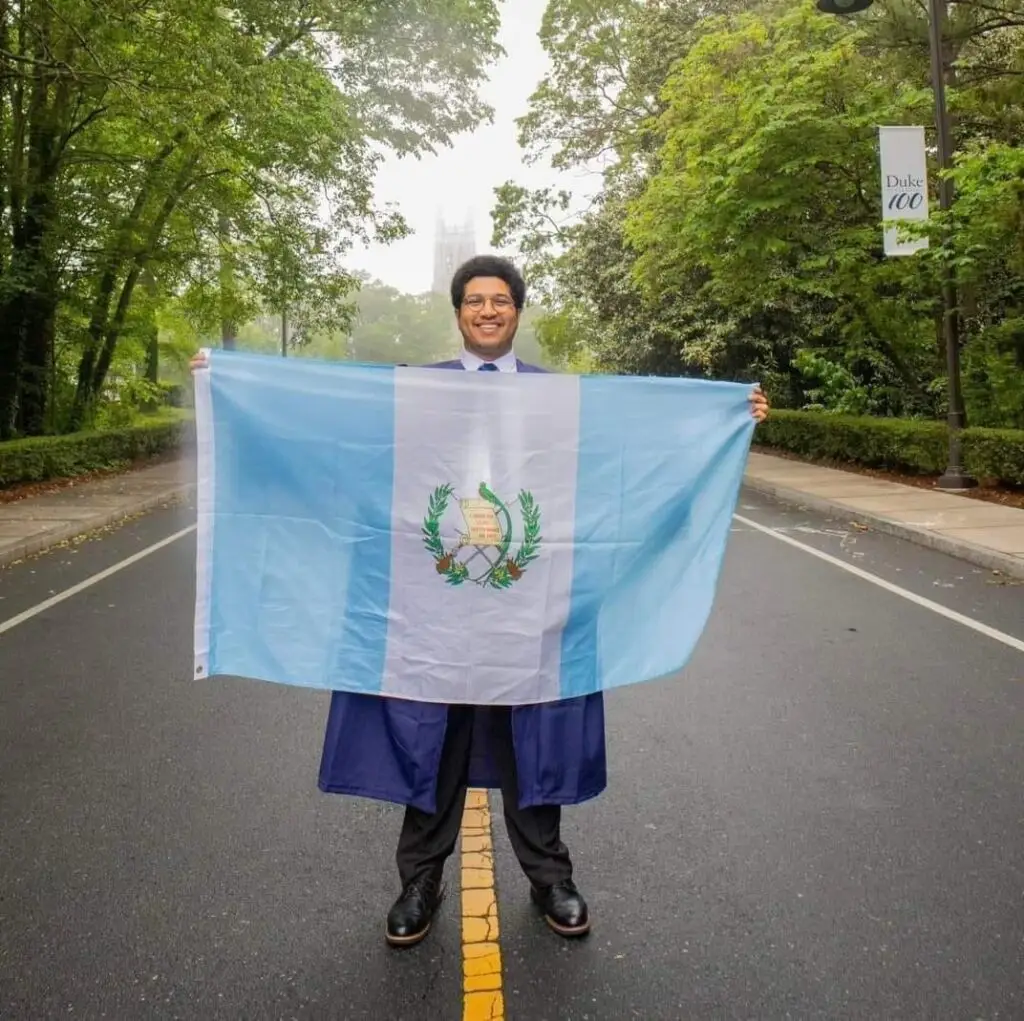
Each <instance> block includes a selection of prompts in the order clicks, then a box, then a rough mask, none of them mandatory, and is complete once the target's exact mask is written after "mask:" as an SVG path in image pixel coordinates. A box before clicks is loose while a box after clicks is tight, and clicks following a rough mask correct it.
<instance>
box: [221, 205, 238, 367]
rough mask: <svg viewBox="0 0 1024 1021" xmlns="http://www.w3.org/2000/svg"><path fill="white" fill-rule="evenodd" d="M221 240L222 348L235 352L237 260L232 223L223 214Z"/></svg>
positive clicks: (236, 332)
mask: <svg viewBox="0 0 1024 1021" xmlns="http://www.w3.org/2000/svg"><path fill="white" fill-rule="evenodd" d="M217 234H218V235H219V239H220V346H221V347H222V348H224V350H225V351H234V350H235V346H236V342H237V340H238V323H236V322H235V309H234V299H235V260H234V253H233V252H232V250H231V221H230V220H229V219H228V218H227V217H226V216H225V215H224V214H223V213H222V214H221V215H220V216H219V217H218V218H217Z"/></svg>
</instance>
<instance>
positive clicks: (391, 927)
mask: <svg viewBox="0 0 1024 1021" xmlns="http://www.w3.org/2000/svg"><path fill="white" fill-rule="evenodd" d="M444 894H445V888H444V884H443V883H442V882H441V881H440V880H439V879H434V878H432V877H430V876H426V877H424V878H422V879H414V880H413V881H412V882H411V883H408V884H407V885H406V887H405V889H404V890H403V891H402V895H401V896H400V897H399V898H398V900H396V901H395V903H394V904H393V905H392V907H391V910H390V911H389V912H388V928H387V932H386V933H385V938H386V939H387V941H388V943H390V944H391V945H392V946H393V947H411V946H413V945H414V944H416V943H419V941H420V940H421V939H423V937H424V936H426V934H427V933H428V932H430V924H431V922H433V920H434V915H435V914H436V912H437V909H438V908H439V907H440V906H441V901H443V900H444Z"/></svg>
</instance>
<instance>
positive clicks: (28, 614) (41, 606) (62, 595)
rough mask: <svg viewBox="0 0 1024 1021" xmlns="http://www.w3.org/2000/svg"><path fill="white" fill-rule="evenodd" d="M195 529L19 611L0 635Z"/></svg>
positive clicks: (2, 626) (1, 626)
mask: <svg viewBox="0 0 1024 1021" xmlns="http://www.w3.org/2000/svg"><path fill="white" fill-rule="evenodd" d="M195 530H196V526H195V525H189V526H188V528H183V529H182V530H181V531H180V532H175V533H174V535H169V536H167V538H166V539H161V540H160V541H159V542H155V543H153V545H152V546H147V547H146V548H145V549H143V550H139V552H138V553H133V554H132V555H131V556H130V557H127V558H126V559H124V560H121V561H119V562H118V563H116V564H114V565H112V566H111V567H108V568H107V569H106V570H103V571H100V572H99V573H98V574H94V575H93V576H92V577H91V578H86V579H85V581H80V582H79V583H78V584H77V585H72V586H71V588H68V589H65V590H64V591H63V592H58V593H57V594H56V595H55V596H50V598H49V599H44V600H43V601H42V602H41V603H37V604H36V605H35V606H32V607H30V608H29V609H27V610H25V612H24V613H19V614H18V615H17V616H16V617H11V619H10V620H5V621H3V623H0V635H2V634H3V633H4V632H5V631H10V630H11V629H12V628H16V627H17V626H18V625H19V624H24V623H25V621H26V620H31V619H32V618H33V617H35V616H36V615H37V614H40V613H43V612H44V611H45V610H49V609H50V607H51V606H56V605H57V604H58V603H63V602H64V600H65V599H70V598H71V597H72V596H77V595H78V593H79V592H84V591H85V590H86V589H87V588H92V586H93V585H95V584H97V583H98V582H101V581H103V580H104V579H106V578H109V577H110V576H111V575H112V574H117V572H118V571H123V570H124V569H125V568H126V567H131V566H132V564H137V563H138V562H139V561H140V560H143V559H145V558H146V557H148V556H149V555H150V553H156V551H157V550H162V549H163V548H164V547H165V546H170V544H171V543H172V542H177V541H178V540H179V539H183V538H184V537H185V536H186V535H188V534H189V533H190V532H194V531H195Z"/></svg>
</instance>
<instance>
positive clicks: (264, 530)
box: [195, 352, 753, 705]
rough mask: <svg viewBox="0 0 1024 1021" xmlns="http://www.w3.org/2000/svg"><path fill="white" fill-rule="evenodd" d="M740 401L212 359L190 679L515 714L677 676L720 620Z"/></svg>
mask: <svg viewBox="0 0 1024 1021" xmlns="http://www.w3.org/2000/svg"><path fill="white" fill-rule="evenodd" d="M749 393H750V387H749V386H744V385H740V384H733V383H713V382H706V381H698V380H687V379H662V378H639V377H606V376H572V375H555V374H544V373H538V374H513V373H509V374H505V373H497V372H495V373H481V372H437V371H432V370H430V369H424V368H406V367H391V366H370V365H355V364H345V363H323V362H319V361H314V360H311V359H288V360H284V359H273V358H265V357H260V356H254V355H245V354H235V353H231V354H228V353H224V352H214V353H213V354H212V355H211V358H210V368H209V370H207V371H203V372H200V373H198V374H197V378H196V423H197V433H198V441H199V443H198V445H199V466H198V557H197V599H196V615H195V673H196V676H197V677H200V678H202V677H208V676H216V675H231V676H238V677H248V678H254V679H259V680H264V681H272V682H278V683H281V684H291V685H300V686H304V687H310V688H323V689H332V690H338V691H347V692H361V693H367V694H374V695H383V696H393V697H399V698H404V699H412V700H417V701H426V702H443V703H466V704H473V705H486V704H495V705H526V704H531V703H541V702H550V701H554V700H558V699H564V698H572V697H575V696H580V695H586V694H589V693H592V692H597V691H603V690H607V689H611V688H616V687H619V686H621V685H626V684H632V683H635V682H638V681H645V680H648V679H652V678H657V677H661V676H664V675H666V674H669V673H673V672H675V671H676V670H678V669H680V668H681V667H682V666H683V665H684V664H685V663H686V661H687V660H688V659H689V657H690V655H691V653H692V651H693V648H694V646H695V645H696V643H697V640H698V638H699V637H700V634H701V631H702V630H703V627H704V624H705V622H706V620H707V617H708V614H709V613H710V610H711V605H712V601H713V598H714V593H715V587H716V584H717V579H718V575H719V570H720V567H721V563H722V557H723V554H724V552H725V546H726V540H727V538H728V535H729V528H730V522H731V517H732V513H733V509H734V506H735V502H736V498H737V495H738V492H739V487H740V483H741V480H742V477H743V470H744V466H745V462H746V457H747V453H748V450H749V446H750V440H751V436H752V433H753V420H752V417H751V414H750V407H749V404H748V400H747V398H748V395H749Z"/></svg>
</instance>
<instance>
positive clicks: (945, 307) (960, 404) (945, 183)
mask: <svg viewBox="0 0 1024 1021" xmlns="http://www.w3.org/2000/svg"><path fill="white" fill-rule="evenodd" d="M873 2H874V0H817V7H818V10H819V11H822V12H823V13H824V14H856V13H857V12H859V11H866V10H867V9H868V8H869V7H870V6H871V5H872V3H873ZM945 23H946V0H928V41H929V44H930V49H931V64H932V92H933V93H934V95H935V132H936V136H937V141H938V151H939V166H940V167H941V169H942V170H943V171H944V172H946V171H949V170H950V169H951V168H952V166H953V140H952V137H951V134H952V133H951V131H950V127H949V113H948V111H947V110H946V74H945V68H944V66H943V63H944V62H943V54H942V39H943V29H944V27H945ZM952 205H953V182H952V181H951V180H950V178H949V176H948V174H947V173H944V174H943V177H942V180H940V181H939V208H940V209H941V210H942V211H943V212H948V211H949V210H950V209H951V208H952ZM942 336H943V339H944V341H945V344H946V372H947V375H948V377H949V384H948V386H949V390H948V403H949V412H948V418H947V420H948V423H949V458H948V463H947V466H946V471H945V473H944V474H943V475H942V476H941V478H940V479H939V482H938V485H939V488H940V489H950V490H963V489H971V488H973V487H974V486H976V485H977V484H978V483H977V480H976V479H974V478H972V477H971V476H970V475H968V474H967V472H966V471H965V470H964V466H963V443H962V440H961V435H960V434H961V430H962V429H963V427H964V418H965V415H964V399H963V392H962V391H961V389H960V317H959V313H958V311H957V307H956V280H955V277H954V273H953V268H952V266H949V265H947V266H946V267H945V268H944V269H943V275H942Z"/></svg>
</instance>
